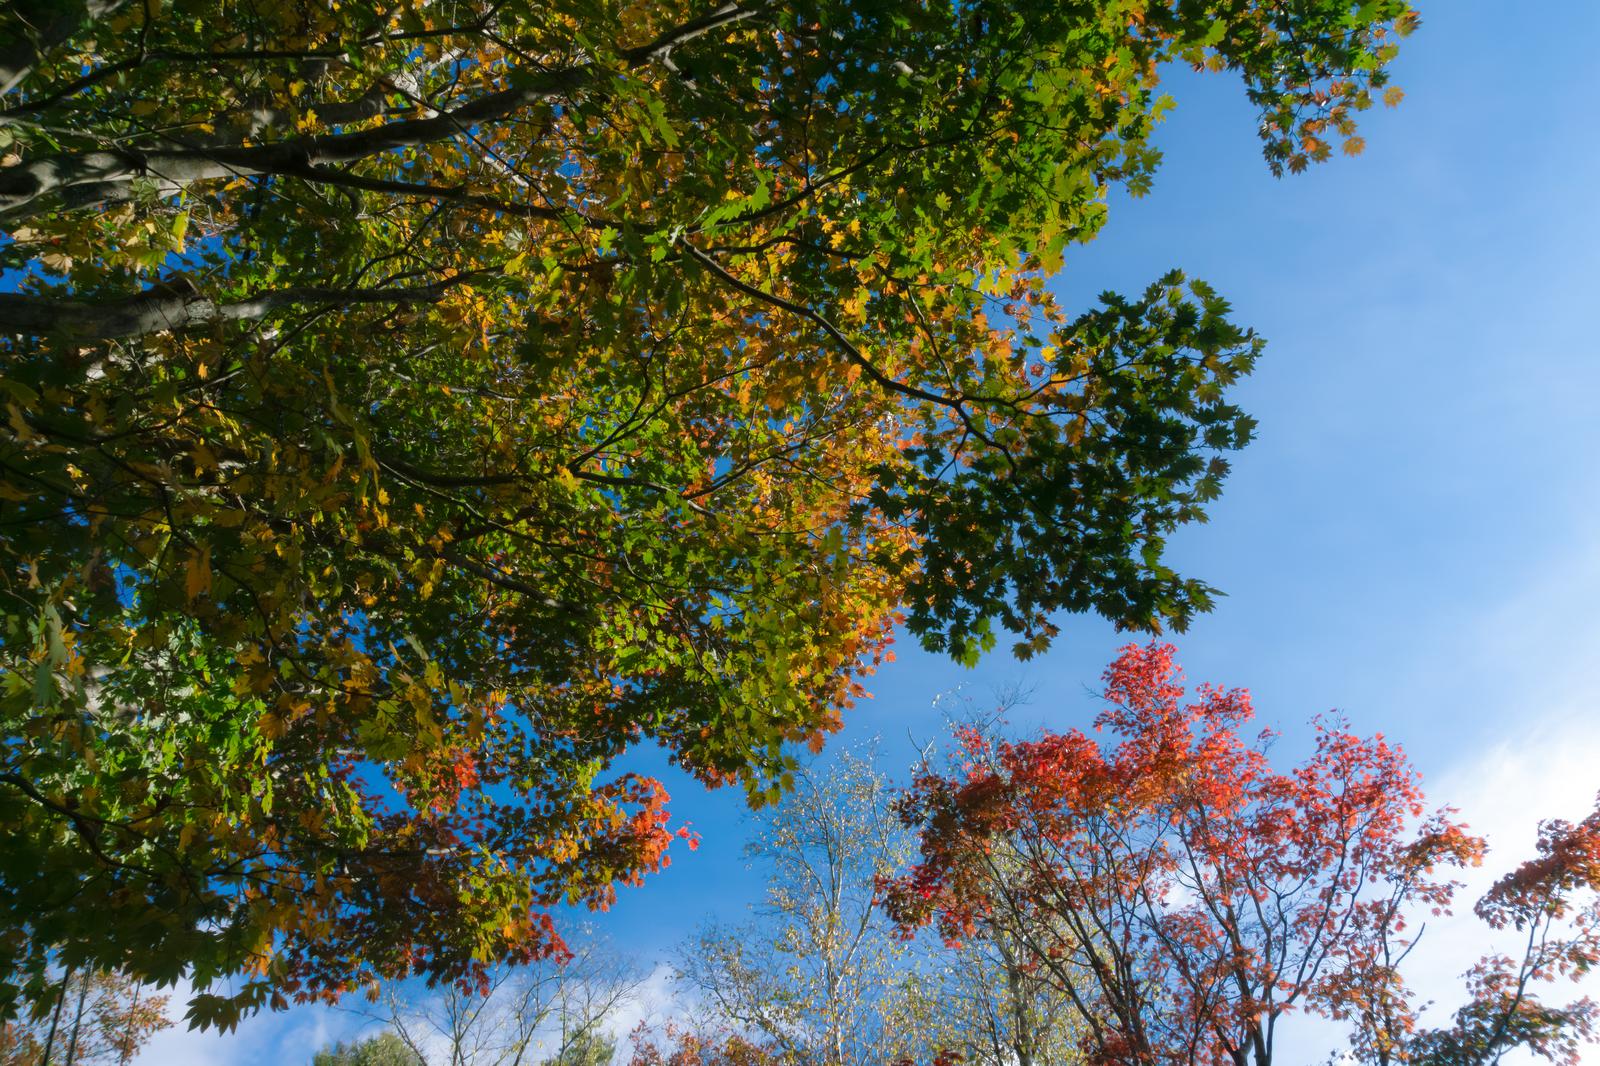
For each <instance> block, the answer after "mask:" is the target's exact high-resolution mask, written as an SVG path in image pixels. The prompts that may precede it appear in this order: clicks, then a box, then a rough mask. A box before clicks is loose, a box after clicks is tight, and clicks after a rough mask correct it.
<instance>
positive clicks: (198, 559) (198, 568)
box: [183, 547, 211, 601]
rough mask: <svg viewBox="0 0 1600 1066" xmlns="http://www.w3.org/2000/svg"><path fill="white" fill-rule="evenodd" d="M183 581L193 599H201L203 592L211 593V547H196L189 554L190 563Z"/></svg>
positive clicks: (205, 593) (190, 597)
mask: <svg viewBox="0 0 1600 1066" xmlns="http://www.w3.org/2000/svg"><path fill="white" fill-rule="evenodd" d="M183 583H184V589H185V590H186V591H187V592H188V595H189V599H190V600H191V601H193V600H197V599H199V598H200V596H201V595H202V594H203V595H207V596H209V595H211V549H210V548H208V547H201V548H196V549H195V551H194V552H193V553H192V554H191V555H190V556H189V565H188V568H187V572H186V573H185V575H184V582H183Z"/></svg>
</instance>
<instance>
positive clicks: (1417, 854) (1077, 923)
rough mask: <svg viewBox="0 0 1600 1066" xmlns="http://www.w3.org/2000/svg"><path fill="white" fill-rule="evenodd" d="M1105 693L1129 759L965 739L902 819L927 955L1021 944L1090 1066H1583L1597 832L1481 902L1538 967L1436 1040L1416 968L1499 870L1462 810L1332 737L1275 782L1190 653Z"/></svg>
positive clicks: (1545, 843) (1089, 743) (1265, 741)
mask: <svg viewBox="0 0 1600 1066" xmlns="http://www.w3.org/2000/svg"><path fill="white" fill-rule="evenodd" d="M1105 682H1106V687H1105V699H1106V707H1105V709H1104V710H1103V711H1102V713H1101V714H1100V715H1099V716H1098V717H1097V718H1096V719H1095V731H1096V732H1101V731H1104V732H1106V733H1109V734H1110V735H1111V736H1112V737H1114V738H1115V740H1116V743H1115V744H1112V743H1109V742H1106V743H1103V742H1101V741H1098V740H1096V739H1094V738H1092V737H1091V736H1089V735H1087V734H1085V733H1083V732H1080V731H1078V730H1072V731H1070V732H1066V733H1057V732H1052V731H1048V730H1047V731H1044V732H1041V733H1040V734H1039V735H1037V736H1036V737H1034V738H1031V739H1027V740H1021V741H1010V740H1004V739H997V738H995V737H992V736H990V735H988V734H987V733H986V732H984V731H983V730H980V729H977V728H974V727H971V726H965V727H961V728H958V729H957V732H956V737H957V741H958V747H957V748H956V750H955V751H953V752H952V753H951V758H950V760H949V765H948V766H947V767H946V768H943V769H941V768H936V767H933V766H924V767H923V768H922V770H921V771H920V772H919V773H918V775H917V778H916V780H915V781H914V782H913V785H912V788H911V789H910V790H909V791H908V792H907V793H906V794H905V796H904V797H903V799H902V801H901V804H900V810H901V814H902V817H903V818H904V819H905V821H906V824H907V825H909V826H913V827H915V828H916V829H917V830H918V831H919V834H920V845H921V846H920V851H921V854H920V856H919V861H918V862H916V863H914V864H912V865H911V866H909V867H908V868H907V869H905V870H904V871H902V872H901V873H900V874H899V875H898V876H896V877H892V878H885V879H883V881H882V888H883V895H884V900H885V905H886V906H887V908H888V909H889V911H890V913H891V914H893V915H894V917H895V918H896V920H897V921H899V922H900V923H901V924H902V926H903V928H904V929H905V930H906V931H907V933H908V934H909V933H910V932H912V931H914V930H915V929H917V928H919V927H921V926H925V925H932V926H935V927H936V928H937V929H938V930H939V932H940V933H941V934H942V935H943V936H945V937H946V938H950V939H952V940H962V939H965V938H969V937H976V938H979V939H993V938H995V937H997V936H998V937H1003V938H1005V939H1006V940H1008V941H1009V942H1010V943H1012V944H1014V945H1015V946H1016V947H1017V948H1018V949H1019V950H1020V953H1021V954H1022V956H1023V957H1024V958H1025V959H1026V960H1027V963H1028V964H1029V967H1030V969H1032V970H1033V972H1035V973H1036V974H1037V975H1039V976H1040V977H1042V979H1043V980H1045V981H1047V982H1049V983H1051V984H1053V985H1055V986H1056V987H1057V988H1059V989H1060V990H1061V991H1062V992H1064V993H1065V994H1066V998H1067V1001H1068V1002H1069V1003H1070V1004H1071V1012H1072V1014H1073V1015H1074V1016H1075V1020H1076V1022H1077V1023H1078V1024H1077V1032H1078V1034H1079V1048H1078V1052H1079V1054H1080V1056H1081V1061H1082V1062H1084V1063H1086V1064H1093V1066H1128V1064H1133V1063H1141V1064H1142V1063H1170V1064H1173V1066H1179V1064H1182V1066H1205V1064H1212V1063H1218V1064H1220V1063H1228V1064H1232V1066H1272V1063H1273V1061H1274V1051H1275V1050H1281V1043H1280V1041H1279V1037H1280V1035H1281V1033H1282V1027H1281V1025H1280V1023H1282V1022H1284V1021H1285V1020H1286V1019H1288V1018H1290V1017H1292V1016H1293V1015H1294V1014H1296V1013H1311V1014H1317V1015H1322V1016H1324V1017H1327V1018H1332V1019H1335V1020H1337V1021H1339V1022H1341V1023H1344V1024H1345V1025H1346V1026H1347V1028H1348V1034H1349V1049H1348V1051H1347V1052H1346V1053H1344V1054H1343V1055H1342V1056H1339V1059H1340V1061H1347V1062H1353V1063H1354V1062H1359V1063H1362V1064H1370V1066H1401V1064H1409V1066H1491V1064H1493V1063H1498V1062H1500V1061H1501V1060H1502V1059H1503V1058H1504V1057H1505V1056H1506V1055H1508V1054H1510V1053H1512V1052H1513V1051H1514V1050H1515V1049H1519V1048H1520V1049H1525V1050H1527V1051H1529V1052H1531V1053H1533V1054H1536V1055H1538V1056H1540V1057H1542V1058H1544V1059H1547V1060H1549V1061H1551V1062H1554V1063H1560V1064H1563V1066H1577V1064H1578V1063H1580V1062H1581V1061H1583V1057H1584V1051H1585V1045H1586V1044H1588V1043H1589V1042H1590V1041H1591V1040H1592V1039H1593V1036H1594V1027H1595V1018H1596V1014H1597V1008H1596V1005H1595V1004H1594V1002H1593V1001H1592V1000H1590V999H1588V998H1586V997H1585V998H1580V999H1577V1000H1575V1001H1572V1002H1569V1003H1565V1004H1562V1003H1550V1002H1546V1001H1545V1000H1544V999H1543V998H1542V996H1541V992H1542V991H1543V989H1542V988H1541V986H1543V985H1547V984H1549V983H1552V982H1557V981H1559V980H1560V979H1563V978H1568V979H1572V980H1578V979H1581V978H1582V977H1584V976H1585V975H1586V974H1588V973H1589V972H1590V971H1591V970H1592V969H1593V968H1594V966H1595V965H1596V963H1600V894H1597V893H1600V812H1596V813H1595V814H1593V815H1591V816H1590V817H1588V818H1586V819H1584V820H1583V821H1582V822H1579V823H1576V824H1573V823H1569V822H1564V821H1549V822H1546V823H1543V824H1542V825H1541V827H1540V836H1539V842H1538V852H1539V854H1538V856H1537V857H1536V858H1534V859H1531V860H1529V861H1527V862H1525V863H1523V864H1522V865H1521V866H1519V867H1517V868H1516V869H1514V870H1513V871H1511V872H1510V873H1508V874H1506V875H1505V876H1504V877H1502V878H1500V879H1499V880H1498V881H1496V882H1495V883H1494V885H1493V886H1492V887H1491V888H1490V889H1489V891H1488V892H1486V893H1485V894H1484V895H1483V896H1482V897H1481V898H1480V900H1479V901H1478V903H1477V905H1476V907H1475V908H1474V911H1475V913H1476V914H1477V916H1478V917H1479V918H1480V919H1481V920H1482V921H1483V922H1484V923H1486V924H1487V925H1488V926H1489V927H1490V928H1491V929H1495V930H1505V929H1508V928H1511V929H1515V930H1516V933H1517V935H1516V936H1515V937H1512V938H1510V940H1511V943H1512V944H1513V945H1514V944H1515V943H1516V942H1517V941H1519V940H1520V941H1521V942H1522V943H1521V950H1520V952H1518V953H1516V954H1500V953H1493V954H1490V955H1487V956H1485V957H1484V958H1482V959H1481V960H1480V961H1479V962H1478V963H1476V964H1475V965H1474V966H1473V967H1472V968H1471V970H1469V971H1468V973H1467V974H1466V975H1465V976H1466V980H1465V982H1464V984H1465V989H1464V991H1465V996H1464V997H1463V998H1464V1000H1465V1002H1464V1003H1463V1005H1462V1006H1461V1007H1459V1008H1458V1009H1457V1010H1456V1012H1455V1014H1454V1016H1453V1018H1452V1019H1451V1020H1450V1021H1448V1022H1447V1023H1445V1024H1444V1025H1438V1024H1437V1019H1432V1020H1433V1021H1434V1022H1435V1024H1433V1025H1430V1024H1428V1022H1429V1021H1430V1019H1428V1018H1427V1017H1426V1016H1425V1015H1424V1009H1425V1008H1426V1006H1427V1004H1419V1003H1418V1002H1417V997H1416V995H1415V994H1414V993H1413V991H1412V990H1411V989H1410V988H1409V987H1408V985H1407V982H1406V979H1405V975H1404V970H1403V964H1404V963H1405V961H1406V959H1407V957H1408V956H1409V955H1410V954H1411V949H1412V948H1413V947H1414V946H1415V945H1416V943H1417V940H1418V938H1419V937H1421V935H1422V933H1423V930H1424V929H1425V928H1426V923H1425V919H1426V916H1427V915H1428V914H1430V913H1431V914H1432V915H1433V916H1435V917H1437V916H1440V915H1442V914H1448V913H1449V910H1450V907H1451V905H1452V902H1453V900H1454V897H1455V893H1456V890H1457V889H1458V888H1460V887H1461V884H1460V882H1459V881H1456V880H1454V878H1453V875H1454V874H1455V873H1457V872H1458V871H1459V870H1461V869H1462V868H1464V867H1468V866H1476V865H1478V864H1479V862H1480V861H1481V859H1482V857H1483V855H1484V852H1485V844H1484V842H1483V840H1481V839H1479V838H1477V837H1474V836H1472V835H1470V833H1468V831H1467V829H1466V827H1465V826H1464V825H1462V824H1461V823H1459V822H1457V821H1456V820H1455V818H1454V812H1453V811H1452V810H1451V809H1450V808H1443V809H1441V810H1439V811H1436V812H1434V813H1432V814H1430V815H1426V816H1425V815H1424V811H1425V808H1424V806H1423V795H1422V791H1421V788H1420V783H1419V782H1420V775H1419V774H1418V773H1417V772H1416V770H1415V769H1413V768H1412V766H1411V765H1410V763H1409V761H1408V760H1407V758H1406V756H1405V753H1404V752H1403V751H1402V750H1401V749H1400V748H1399V747H1398V746H1396V745H1394V744H1393V743H1392V742H1390V741H1387V740H1385V739H1384V737H1383V735H1382V734H1379V735H1377V736H1374V737H1361V736H1357V735H1355V734H1354V733H1352V732H1350V730H1349V728H1348V727H1347V726H1346V724H1345V723H1343V722H1341V721H1337V720H1329V719H1319V720H1318V721H1317V722H1315V737H1316V739H1315V746H1314V750H1313V751H1312V752H1311V754H1310V755H1309V756H1308V757H1306V758H1305V759H1303V760H1301V761H1300V762H1299V763H1297V764H1295V765H1293V766H1289V767H1285V768H1282V769H1278V768H1276V767H1274V765H1273V761H1274V760H1273V759H1271V758H1270V757H1269V756H1270V752H1271V747H1272V741H1273V740H1274V739H1276V734H1274V733H1273V732H1272V731H1271V730H1263V731H1261V732H1260V734H1259V735H1258V736H1257V737H1255V738H1254V740H1253V741H1252V739H1251V738H1250V737H1249V736H1248V733H1247V732H1246V731H1247V730H1248V729H1249V728H1250V727H1251V723H1252V719H1253V717H1254V711H1253V708H1252V705H1251V699H1250V694H1249V692H1247V691H1246V690H1244V689H1224V688H1220V687H1217V686H1213V685H1200V686H1197V687H1196V690H1195V692H1194V694H1193V696H1192V697H1188V698H1186V695H1187V694H1186V691H1185V687H1184V684H1183V677H1182V675H1181V673H1180V672H1179V670H1178V667H1177V664H1176V662H1175V661H1174V658H1173V648H1172V647H1171V646H1170V645H1156V644H1152V645H1149V646H1145V647H1140V646H1137V645H1128V646H1127V647H1125V648H1124V649H1123V650H1122V653H1121V654H1120V655H1119V656H1118V657H1117V659H1116V661H1114V662H1113V663H1112V664H1111V666H1110V667H1109V668H1108V669H1107V671H1106V673H1105ZM1304 1054H1305V1052H1304V1051H1303V1050H1301V1051H1300V1052H1299V1055H1300V1058H1299V1060H1298V1061H1304ZM1277 1061H1280V1062H1281V1061H1283V1059H1282V1056H1281V1055H1280V1056H1279V1058H1278V1059H1277ZM1329 1061H1333V1060H1332V1059H1330V1060H1329Z"/></svg>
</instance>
